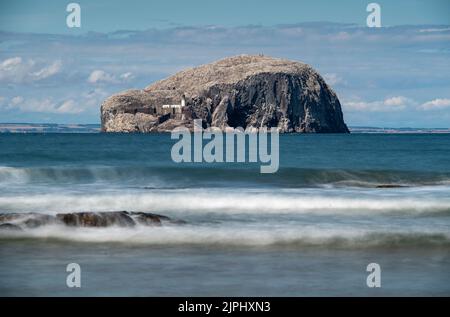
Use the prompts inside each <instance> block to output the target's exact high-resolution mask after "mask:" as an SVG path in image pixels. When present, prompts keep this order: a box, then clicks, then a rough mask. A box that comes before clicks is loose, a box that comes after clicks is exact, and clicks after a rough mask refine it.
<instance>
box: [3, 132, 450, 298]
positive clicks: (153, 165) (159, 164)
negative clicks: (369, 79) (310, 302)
mask: <svg viewBox="0 0 450 317" xmlns="http://www.w3.org/2000/svg"><path fill="white" fill-rule="evenodd" d="M175 142H176V141H175V140H171V139H170V135H169V134H160V135H140V134H132V135H121V134H82V135H81V134H23V135H19V134H0V213H8V212H40V213H58V212H76V211H116V210H128V211H145V212H153V213H158V214H163V215H167V216H170V217H173V218H177V219H183V220H185V221H187V224H185V225H166V226H163V227H158V228H155V227H150V228H149V227H136V228H132V229H130V228H70V229H68V228H63V227H58V226H44V227H41V228H36V229H27V230H25V231H23V232H6V231H4V232H0V295H32V296H41V295H56V296H59V295H63V296H71V295H88V296H91V295H97V296H98V295H100V296H103V295H137V296H145V295H154V296H157V295H163V296H171V295H189V296H194V295H221V296H233V295H235V296H237V295H246V296H250V295H253V296H258V295H271V296H296V295H367V296H372V295H449V294H450V278H449V277H450V252H449V251H450V230H449V229H450V135H446V134H417V135H414V134H408V135H398V134H392V135H389V134H373V135H372V134H351V135H281V136H280V169H279V171H278V172H277V173H275V174H260V173H259V166H260V164H259V163H252V164H242V163H231V164H230V163H227V164H224V163H222V164H218V163H215V164H207V163H190V164H187V163H182V164H176V163H173V162H172V160H171V157H170V149H171V146H172V145H173V144H174V143H175ZM71 262H76V263H79V264H80V266H81V267H82V287H81V288H80V289H69V288H67V287H66V285H65V279H66V275H67V273H66V272H65V266H66V265H67V264H68V263H71ZM371 262H376V263H379V264H380V266H381V268H382V287H381V288H379V289H371V288H368V287H367V286H366V277H367V274H368V273H367V272H366V266H367V264H369V263H371Z"/></svg>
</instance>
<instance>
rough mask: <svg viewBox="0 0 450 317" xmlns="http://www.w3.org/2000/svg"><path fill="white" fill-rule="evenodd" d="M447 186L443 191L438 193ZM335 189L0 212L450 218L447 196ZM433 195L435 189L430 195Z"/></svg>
mask: <svg viewBox="0 0 450 317" xmlns="http://www.w3.org/2000/svg"><path fill="white" fill-rule="evenodd" d="M446 190H448V188H444V189H442V195H444V193H445V191H446ZM373 191H374V190H370V191H356V192H353V191H348V192H342V191H337V190H321V191H317V190H316V191H307V190H284V191H283V190H251V189H249V190H230V189H228V190H218V189H216V190H212V189H211V190H204V189H198V190H196V189H185V190H182V189H179V190H152V191H147V192H145V191H140V192H126V191H122V192H120V193H119V192H110V193H108V192H105V193H98V194H87V193H83V194H70V193H61V194H59V193H54V194H37V195H36V194H33V195H32V194H26V195H10V196H2V197H0V212H46V213H56V212H77V211H113V210H128V211H144V212H153V213H165V212H170V213H180V212H181V213H227V214H233V213H236V214H241V213H250V214H251V213H255V214H264V213H267V214H277V213H280V214H305V213H313V214H337V215H355V214H363V215H364V214H368V215H369V214H370V215H371V214H390V213H395V214H412V215H414V214H417V215H418V214H430V215H431V214H440V215H449V214H450V197H445V196H441V197H439V198H435V197H428V192H426V191H424V192H420V191H411V190H410V191H409V195H406V196H405V191H406V189H402V190H401V192H400V194H398V195H395V191H389V192H388V193H385V192H382V193H384V194H380V193H378V194H377V193H376V194H373ZM433 192H435V191H433Z"/></svg>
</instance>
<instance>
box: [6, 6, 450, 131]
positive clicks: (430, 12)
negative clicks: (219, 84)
mask: <svg viewBox="0 0 450 317" xmlns="http://www.w3.org/2000/svg"><path fill="white" fill-rule="evenodd" d="M74 2H75V1H74ZM76 2H77V3H78V4H79V5H80V7H81V27H80V28H69V27H67V25H66V17H67V15H68V14H69V13H68V12H66V6H67V4H69V3H70V1H54V0H53V1H47V0H41V1H30V0H16V1H4V0H2V1H0V122H32V123H46V122H51V123H99V121H100V116H99V108H100V104H101V102H102V101H103V100H104V99H105V98H107V97H108V96H109V95H111V94H113V93H116V92H119V91H122V90H125V89H130V88H143V87H145V86H147V85H149V84H151V83H152V82H154V81H156V80H159V79H162V78H165V77H168V76H170V75H171V74H173V73H175V72H177V71H180V70H182V69H185V68H187V67H193V66H197V65H201V64H204V63H208V62H212V61H214V60H217V59H220V58H224V57H227V56H232V55H238V54H259V53H263V54H265V55H270V56H273V57H280V58H288V59H292V60H297V61H302V62H305V63H308V64H310V65H311V66H312V67H314V68H315V69H316V70H318V71H319V73H320V74H321V75H322V76H323V77H324V78H325V80H326V82H327V83H328V84H329V85H330V86H331V87H332V89H333V90H334V91H335V92H336V93H337V95H338V97H339V100H340V101H341V104H342V108H343V112H344V119H345V121H346V122H347V124H348V125H350V126H379V127H430V128H431V127H444V128H445V127H450V1H447V0H443V1H440V0H428V1H420V0H408V1H402V0H398V1H376V2H377V3H378V4H379V5H380V7H381V24H382V27H380V28H369V27H367V25H366V18H367V15H368V14H369V13H368V12H367V11H366V6H367V4H369V3H370V2H371V1H360V0H344V1H320V0H319V1H317V0H316V1H298V0H297V1H294V0H278V1H261V0H260V1H254V0H240V1H236V0H228V1H215V0H209V1H204V0H191V1H187V0H184V1H175V0H166V1H133V0H128V1H126V2H123V1H116V0H109V1H101V0H97V1H92V0H91V1H76Z"/></svg>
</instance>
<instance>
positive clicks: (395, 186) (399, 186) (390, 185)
mask: <svg viewBox="0 0 450 317" xmlns="http://www.w3.org/2000/svg"><path fill="white" fill-rule="evenodd" d="M375 187H376V188H402V187H408V186H405V185H397V184H380V185H377V186H375Z"/></svg>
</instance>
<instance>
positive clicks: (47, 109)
mask: <svg viewBox="0 0 450 317" xmlns="http://www.w3.org/2000/svg"><path fill="white" fill-rule="evenodd" d="M5 105H6V106H5ZM5 105H4V106H3V107H4V108H5V109H6V110H19V111H22V112H41V113H61V114H76V113H80V112H83V111H84V109H83V108H80V107H78V106H77V103H76V102H75V101H74V100H73V99H69V100H65V101H62V102H57V101H54V100H53V99H52V98H43V99H36V98H29V99H26V98H24V97H22V96H16V97H14V98H11V100H10V101H9V102H6V103H5Z"/></svg>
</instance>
